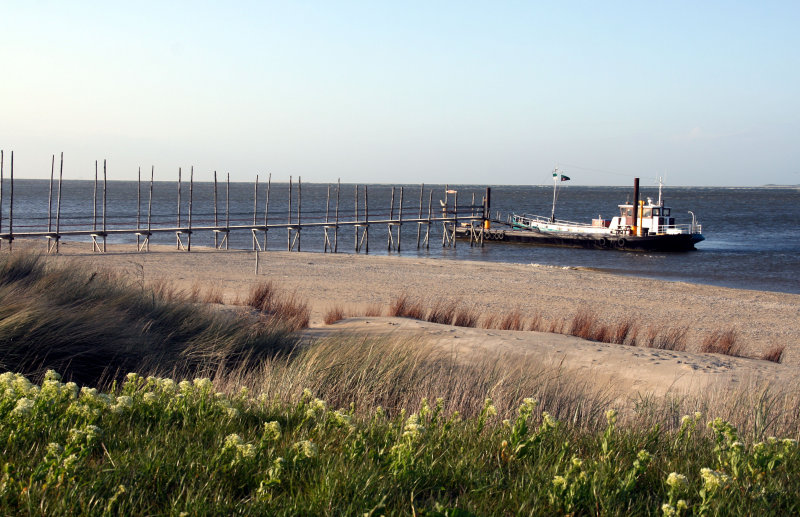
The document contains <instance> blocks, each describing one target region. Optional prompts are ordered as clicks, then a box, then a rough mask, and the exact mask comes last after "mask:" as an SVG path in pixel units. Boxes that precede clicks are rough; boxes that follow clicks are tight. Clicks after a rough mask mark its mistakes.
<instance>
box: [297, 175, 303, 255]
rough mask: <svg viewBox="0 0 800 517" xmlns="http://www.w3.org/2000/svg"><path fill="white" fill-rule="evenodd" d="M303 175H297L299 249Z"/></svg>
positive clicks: (298, 241)
mask: <svg viewBox="0 0 800 517" xmlns="http://www.w3.org/2000/svg"><path fill="white" fill-rule="evenodd" d="M301 179H302V178H301V177H300V176H298V177H297V251H300V228H301V227H300V208H301V207H302V206H303V187H302V184H301Z"/></svg>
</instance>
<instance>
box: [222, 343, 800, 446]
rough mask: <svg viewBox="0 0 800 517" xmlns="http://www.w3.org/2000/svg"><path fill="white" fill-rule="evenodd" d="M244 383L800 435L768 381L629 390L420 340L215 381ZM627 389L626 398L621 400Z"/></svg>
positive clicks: (474, 410)
mask: <svg viewBox="0 0 800 517" xmlns="http://www.w3.org/2000/svg"><path fill="white" fill-rule="evenodd" d="M242 385H245V386H247V387H248V388H250V389H251V392H253V393H264V394H265V396H266V398H267V400H278V401H284V402H286V403H291V402H293V401H296V400H297V398H298V397H300V396H301V393H302V392H303V390H304V389H305V388H308V389H309V390H311V392H312V393H314V395H315V396H318V397H320V398H322V399H324V400H326V401H328V402H329V403H330V405H331V406H332V407H350V404H353V408H354V409H355V411H356V413H358V414H369V413H370V411H372V410H374V408H376V407H377V406H381V407H382V408H384V409H385V410H387V411H388V412H389V413H390V414H396V413H397V412H398V411H401V410H402V409H404V408H405V409H407V408H409V407H419V404H420V402H421V400H422V399H423V398H427V399H428V400H436V399H438V398H439V397H441V398H443V399H444V401H445V407H446V408H447V412H452V411H458V412H459V413H461V414H462V415H465V416H469V417H474V416H475V415H477V414H479V413H480V411H481V409H482V407H483V403H484V399H485V398H486V397H490V398H491V399H492V400H493V402H494V405H495V406H496V407H497V411H498V415H497V418H499V419H502V418H509V417H513V415H514V414H515V411H516V409H517V408H518V407H519V404H520V403H521V401H522V399H523V398H525V397H533V398H534V399H536V400H537V401H538V402H539V407H538V408H537V411H547V412H549V413H551V414H552V415H554V416H555V417H556V418H558V420H560V421H562V422H565V423H568V424H569V425H571V426H576V427H578V428H597V427H598V426H600V427H602V426H604V425H605V418H604V417H603V415H604V413H605V411H606V410H607V409H609V408H611V407H613V408H616V409H618V410H619V411H620V425H622V426H626V427H627V428H631V429H639V430H650V429H653V426H654V425H656V424H657V425H659V427H660V429H662V430H665V431H674V430H676V429H678V428H679V427H680V426H681V418H682V417H683V416H684V415H686V414H693V413H694V412H695V411H700V412H701V413H703V415H705V416H707V417H708V418H709V419H710V418H713V417H716V416H721V417H723V418H725V419H726V420H729V421H730V422H731V423H732V424H733V425H735V426H736V427H737V429H739V430H740V431H741V433H742V436H747V437H750V438H752V439H755V440H763V439H764V438H765V437H766V436H789V437H795V436H798V433H800V395H798V394H797V393H796V392H795V391H793V390H791V389H787V390H785V391H782V390H780V389H775V388H770V387H768V386H765V385H747V386H742V387H740V388H739V389H738V390H733V391H729V390H712V391H710V392H708V393H706V394H704V395H703V396H697V397H694V396H685V395H680V396H671V395H667V396H665V397H655V396H653V395H642V394H638V393H637V394H635V395H629V394H627V393H626V392H624V391H623V390H621V389H619V388H617V387H615V386H614V385H609V384H598V383H597V382H596V381H594V380H592V379H591V378H587V377H586V376H585V375H581V374H579V373H577V372H570V371H565V370H563V369H561V368H560V367H552V366H551V367H543V366H542V365H541V364H540V363H539V362H538V361H536V360H535V358H529V357H522V356H519V355H515V354H510V355H492V356H489V355H477V356H472V357H470V358H469V359H468V360H466V359H465V358H464V357H458V356H457V355H455V354H453V353H451V352H448V351H444V350H442V349H441V348H438V347H436V346H433V345H430V344H428V343H426V342H424V341H418V340H409V339H400V340H387V339H375V338H352V337H351V338H331V339H326V340H322V341H318V342H315V343H312V344H311V345H310V346H308V347H307V348H304V349H302V350H300V351H299V352H298V353H297V354H296V355H293V356H284V357H276V358H273V359H269V360H266V361H265V362H263V363H262V366H261V367H259V368H257V369H252V368H251V369H247V370H245V369H241V368H239V369H236V370H230V371H228V372H227V373H224V374H222V375H220V376H218V377H217V379H215V386H217V387H218V388H219V389H221V390H222V391H227V392H229V393H236V392H238V390H239V389H240V388H241V387H242ZM628 397H630V398H628Z"/></svg>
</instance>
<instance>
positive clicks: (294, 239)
mask: <svg viewBox="0 0 800 517" xmlns="http://www.w3.org/2000/svg"><path fill="white" fill-rule="evenodd" d="M55 158H56V157H55V155H53V157H52V162H51V169H50V186H49V195H48V216H47V232H46V233H42V232H34V233H33V234H31V233H29V234H25V233H18V234H17V236H20V235H22V236H32V235H36V236H42V235H43V236H45V237H46V238H47V239H48V243H47V252H48V253H53V252H55V253H58V251H59V241H60V239H61V236H62V235H86V234H87V233H88V234H89V235H90V236H91V239H92V251H93V252H105V251H106V239H107V237H108V235H109V233H110V232H109V230H108V228H107V226H106V200H107V168H106V160H103V184H102V205H101V206H102V219H101V225H100V226H99V227H98V210H97V208H98V190H99V163H98V162H97V161H95V178H94V195H93V208H92V230H91V232H86V231H76V232H69V231H67V232H63V233H62V232H61V192H62V185H63V172H64V153H61V159H60V165H59V176H58V184H57V192H55V191H54V187H55ZM10 165H11V167H10V190H11V192H10V198H11V199H10V205H9V218H8V233H7V234H5V235H2V238H0V243H2V241H3V240H7V241H8V242H9V246H11V245H12V243H13V240H14V237H15V234H14V231H13V218H14V215H13V214H14V153H13V151H12V152H11V163H10ZM4 166H5V156H4V152H3V151H2V150H0V234H3V210H2V206H3V195H4V193H3V187H4V184H5V181H4V173H5V171H4ZM154 172H155V167H151V169H150V185H149V196H148V205H147V219H146V222H147V226H146V228H144V227H143V226H142V222H143V221H142V189H141V184H142V171H141V167H140V168H139V171H138V181H137V212H136V229H135V230H119V229H118V230H112V231H113V233H135V235H136V247H137V250H138V251H149V250H150V237H151V236H152V234H153V233H154V232H156V231H159V232H169V231H174V232H175V236H176V247H177V249H179V250H184V251H191V246H192V232H193V231H194V230H198V229H203V230H212V231H213V232H214V247H215V248H216V249H223V248H224V249H228V246H229V239H228V237H229V233H230V230H231V228H238V229H243V228H249V229H250V230H251V233H252V249H253V250H254V251H262V250H266V249H267V233H268V231H269V204H270V194H271V188H272V174H270V175H269V176H268V179H267V190H266V194H267V195H266V203H265V206H264V221H263V223H264V224H263V226H261V225H259V224H258V181H259V177H258V175H256V180H255V184H254V188H253V224H252V226H249V225H247V226H235V227H231V225H230V174H228V175H227V177H226V180H225V181H226V188H225V225H224V226H220V220H219V219H220V218H219V212H218V207H219V203H218V188H217V172H216V171H214V194H213V196H214V226H213V227H200V228H193V226H192V214H193V199H194V167H192V168H191V169H190V173H189V203H188V204H189V213H188V220H187V226H183V222H184V220H183V216H182V206H183V203H182V199H181V196H182V190H183V189H182V169H181V168H179V169H178V182H177V221H176V226H175V228H171V229H170V228H155V229H154V228H153V227H152V207H153V180H154ZM362 187H363V188H362ZM294 188H295V183H294V180H293V178H292V177H291V176H290V177H289V200H288V214H287V221H286V224H285V225H283V224H277V225H276V226H278V227H283V228H286V230H287V236H286V238H287V241H286V243H287V250H288V251H294V250H296V251H300V244H301V241H300V233H301V230H302V229H303V227H319V226H322V229H323V252H325V253H328V252H331V253H336V252H338V247H339V238H338V237H339V228H340V226H341V225H342V224H344V225H348V226H353V229H354V249H355V252H356V253H359V252H361V251H364V252H365V253H369V228H370V225H371V224H387V226H388V235H387V241H386V244H387V250H388V251H397V252H399V251H400V250H401V228H402V225H403V223H404V221H403V204H404V194H405V187H399V209H398V212H397V218H395V195H396V193H397V187H392V192H391V201H390V207H389V219H388V220H386V219H383V220H380V219H379V220H373V221H370V218H369V195H368V186H367V185H363V186H359V185H356V186H355V189H354V220H353V221H341V220H340V214H339V202H340V193H341V180H339V181H337V184H336V198H335V207H334V209H333V214H332V213H331V212H332V207H331V201H332V199H331V188H332V185H330V184H329V185H328V189H327V198H326V201H325V221H324V223H306V224H303V223H301V217H302V181H301V178H300V177H298V178H297V184H296V189H297V207H296V221H293V220H292V219H293V206H292V200H293V197H294V194H293V190H294ZM424 191H425V185H424V184H422V185H421V186H420V190H419V211H418V214H417V219H415V220H414V219H412V220H408V221H406V223H414V222H416V223H417V235H416V245H417V248H420V247H425V248H429V247H430V225H431V224H432V222H433V221H434V220H436V221H441V222H442V246H443V247H445V246H453V247H455V237H456V228H457V226H458V223H459V213H458V210H459V207H458V192H457V191H456V190H451V189H449V188H448V187H447V186H446V187H445V199H444V201H443V202H442V207H441V209H442V216H441V217H439V218H436V219H435V218H434V217H433V204H432V202H433V191H429V193H428V207H427V216H426V217H425V218H423V209H424ZM450 194H453V204H452V205H450V203H449V195H450ZM362 195H363V197H362ZM490 195H491V189H489V188H487V189H486V195H485V196H484V198H483V200H482V202H481V204H480V205H475V194H474V193H473V196H472V204H471V205H470V206H469V207H462V208H468V209H469V210H470V215H469V216H467V215H466V214H465V215H464V217H463V219H467V220H469V221H470V223H469V228H470V230H469V240H470V245H474V244H477V243H480V245H483V228H484V221H486V220H487V218H488V214H489V203H490ZM54 196H55V204H56V214H55V226H54V225H53V222H54V221H53V201H54ZM361 199H363V209H362V208H360V201H361ZM362 210H363V211H362ZM477 210H480V213H478V212H477ZM476 221H477V222H480V227H479V229H478V230H479V231H476V228H475V224H474V223H475V222H476ZM448 224H449V225H450V226H448ZM423 226H425V231H424V233H423V231H422V228H423ZM395 228H396V232H395ZM54 230H55V231H54ZM258 232H264V240H263V247H262V244H261V242H260V240H259V238H258ZM220 234H222V238H221V239H220ZM184 237H185V242H184ZM100 238H102V244H101V243H100V242H98V239H100Z"/></svg>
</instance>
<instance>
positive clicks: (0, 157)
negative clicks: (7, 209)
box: [0, 149, 6, 247]
mask: <svg viewBox="0 0 800 517" xmlns="http://www.w3.org/2000/svg"><path fill="white" fill-rule="evenodd" d="M5 163H6V157H5V153H4V152H3V150H2V149H0V233H3V183H5V181H4V179H5V178H4V177H3V174H4V172H5V171H4V170H3V167H4V166H5ZM2 246H3V239H0V247H2Z"/></svg>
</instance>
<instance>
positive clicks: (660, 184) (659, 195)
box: [658, 176, 664, 206]
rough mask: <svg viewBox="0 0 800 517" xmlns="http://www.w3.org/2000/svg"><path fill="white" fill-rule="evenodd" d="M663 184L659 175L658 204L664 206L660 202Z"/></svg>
mask: <svg viewBox="0 0 800 517" xmlns="http://www.w3.org/2000/svg"><path fill="white" fill-rule="evenodd" d="M663 185H664V182H663V181H662V178H661V176H659V177H658V206H664V205H663V204H662V202H661V187H662V186H663Z"/></svg>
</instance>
